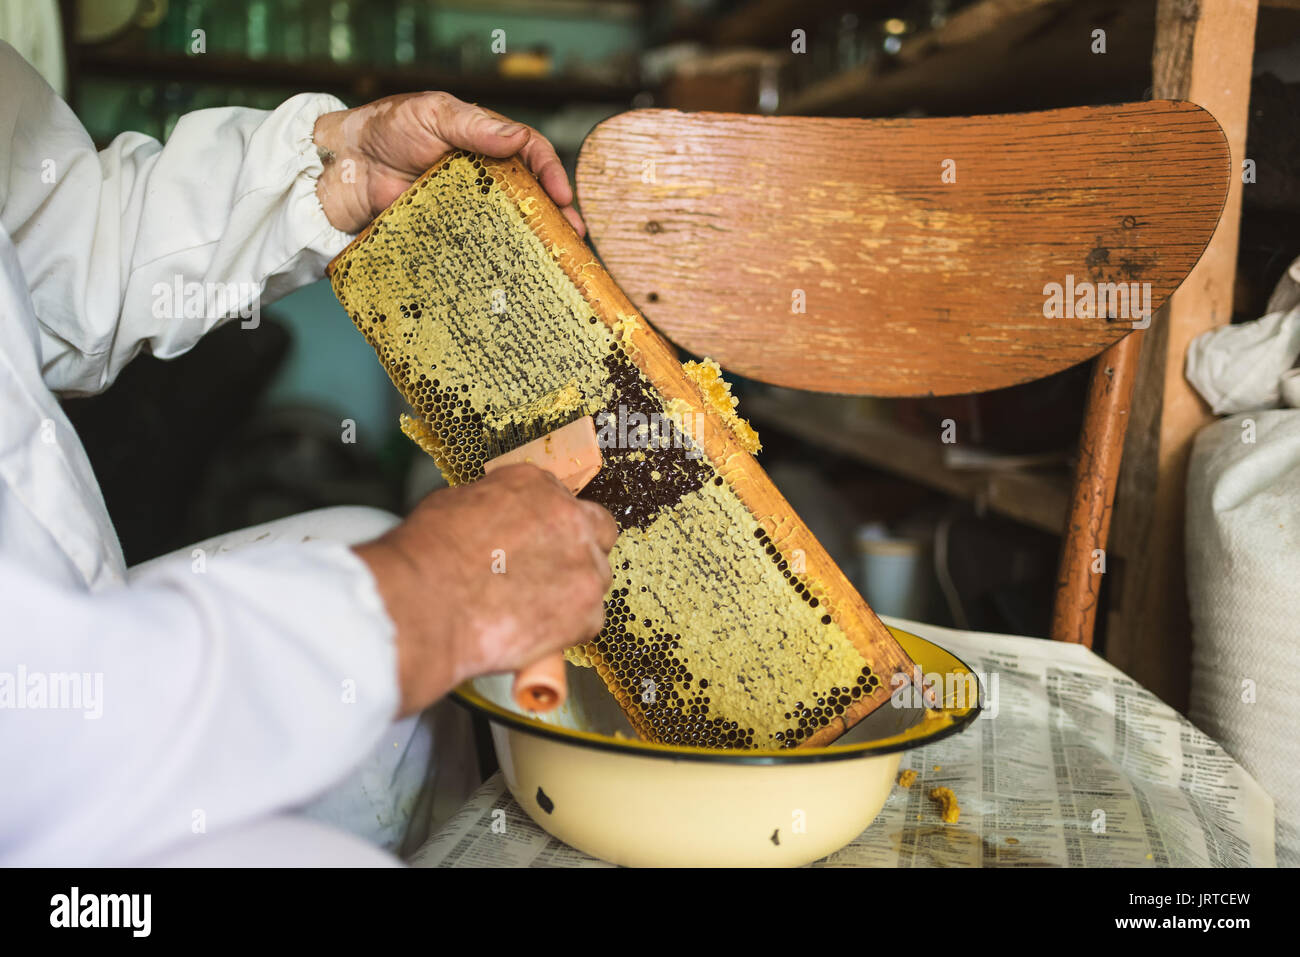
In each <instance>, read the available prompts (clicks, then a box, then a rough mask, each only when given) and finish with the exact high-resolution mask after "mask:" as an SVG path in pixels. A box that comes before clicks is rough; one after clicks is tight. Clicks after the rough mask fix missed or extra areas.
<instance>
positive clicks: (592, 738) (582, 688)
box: [455, 628, 979, 867]
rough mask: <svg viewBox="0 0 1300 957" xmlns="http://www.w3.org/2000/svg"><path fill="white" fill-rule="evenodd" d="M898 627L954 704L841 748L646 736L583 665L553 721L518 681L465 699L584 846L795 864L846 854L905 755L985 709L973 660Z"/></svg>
mask: <svg viewBox="0 0 1300 957" xmlns="http://www.w3.org/2000/svg"><path fill="white" fill-rule="evenodd" d="M890 631H892V632H893V633H894V637H895V638H897V639H898V641H899V643H900V644H902V646H903V648H904V650H905V651H906V652H907V653H908V655H910V656H911V658H912V660H913V661H914V662H916V664H917V666H918V667H919V668H920V670H921V672H922V674H924V675H925V676H926V677H927V679H928V680H932V679H934V678H937V679H938V682H939V684H938V685H937V687H936V691H938V692H939V695H940V700H941V702H942V705H943V707H941V708H939V709H937V710H936V709H929V712H928V713H927V709H925V708H922V707H920V706H919V702H914V701H911V700H909V699H910V698H911V697H912V696H911V695H909V694H906V693H904V694H899V695H896V696H895V698H894V699H892V700H891V701H890V702H889V703H888V704H886V705H884V706H882V707H880V708H877V709H876V710H875V711H874V712H873V713H871V714H870V715H868V716H867V717H866V718H864V719H863V720H862V721H860V722H858V724H857V725H855V726H854V727H853V728H851V729H850V730H849V731H848V732H847V733H846V734H845V735H843V736H842V737H841V738H839V739H838V740H837V741H836V742H835V743H834V744H832V745H830V746H828V747H821V748H799V749H795V750H784V751H739V750H712V749H708V748H688V747H680V746H676V745H665V744H651V743H648V742H645V741H641V740H639V739H638V738H637V736H636V734H635V733H634V732H633V731H632V727H631V725H630V724H628V721H627V719H626V717H624V715H623V712H622V710H621V709H620V708H619V707H618V704H617V702H615V701H614V698H613V697H612V696H611V695H610V693H609V692H608V690H606V688H605V685H604V684H603V682H601V680H600V677H599V676H598V675H597V674H596V673H595V672H594V671H593V670H591V669H589V668H577V667H574V666H572V665H570V666H569V667H568V669H567V671H568V680H569V698H568V700H567V701H566V702H565V704H564V706H563V707H561V708H559V709H557V710H556V711H554V712H552V713H550V714H547V715H532V714H528V713H526V712H521V711H519V710H518V709H517V708H516V707H515V705H514V703H513V701H512V699H511V693H510V688H511V681H512V676H510V675H489V676H486V677H482V678H477V679H475V680H474V681H471V682H466V683H465V684H463V685H461V687H460V688H458V689H457V690H456V691H455V697H456V698H457V699H458V700H459V701H460V702H461V703H462V704H464V705H466V706H467V707H469V708H470V709H472V710H474V711H477V712H479V713H481V714H483V715H484V716H486V717H487V719H488V720H489V722H490V723H491V729H492V741H493V744H494V745H495V747H496V754H497V761H498V762H499V763H500V765H501V770H502V773H503V774H504V776H505V780H506V785H507V786H508V787H509V788H510V793H511V794H513V795H514V798H515V800H516V801H517V802H518V803H519V806H520V807H522V808H523V809H524V811H525V812H527V814H528V816H529V817H531V818H532V819H533V820H534V821H536V822H537V823H538V824H539V825H540V826H541V827H542V828H544V829H545V830H547V831H549V832H550V833H551V834H553V835H555V836H556V837H558V838H559V839H560V840H562V841H564V842H565V843H566V844H569V845H571V846H572V847H576V848H577V849H578V850H580V851H585V852H586V853H588V854H590V855H592V856H593V857H598V858H601V859H602V860H606V861H609V862H611V863H614V864H622V865H627V866H640V867H692V866H700V867H728V866H730V867H756V866H796V865H800V864H807V863H810V862H812V861H815V860H818V859H819V858H822V857H825V856H826V855H827V854H830V853H832V852H834V851H837V850H839V849H840V848H841V847H843V846H844V845H846V844H848V843H849V842H850V841H852V840H853V839H854V838H855V837H857V836H858V835H859V834H861V833H862V832H863V831H864V830H865V829H866V828H867V826H868V825H870V824H871V822H872V821H873V820H874V819H875V817H876V815H877V814H878V813H879V812H880V809H881V807H882V806H884V803H885V799H886V798H887V797H888V796H889V792H890V789H891V788H892V787H893V786H894V779H895V776H896V775H897V773H898V765H899V762H900V761H901V760H902V756H903V752H905V751H907V750H909V749H910V748H915V747H919V746H920V745H923V744H930V743H932V742H934V741H938V740H940V739H942V738H945V737H947V736H949V735H952V734H956V733H957V732H959V731H961V730H962V729H964V728H966V727H969V725H970V724H971V722H972V721H974V719H975V718H976V716H977V715H978V714H979V703H978V700H976V699H977V698H978V692H976V693H974V694H972V693H970V692H969V691H968V690H966V689H970V688H972V687H974V688H977V687H978V685H977V682H976V679H975V678H974V676H973V675H972V673H971V671H970V669H969V668H967V667H966V665H965V664H963V663H962V662H961V661H960V660H958V659H957V658H956V657H955V656H954V655H951V654H949V653H948V652H947V651H944V650H943V649H942V648H940V647H939V646H938V645H935V644H933V643H931V642H929V641H926V640H925V639H924V638H918V637H917V636H916V635H912V634H908V633H907V632H905V631H901V630H899V629H897V628H890ZM945 689H946V692H945ZM945 694H946V697H945ZM964 699H969V700H964Z"/></svg>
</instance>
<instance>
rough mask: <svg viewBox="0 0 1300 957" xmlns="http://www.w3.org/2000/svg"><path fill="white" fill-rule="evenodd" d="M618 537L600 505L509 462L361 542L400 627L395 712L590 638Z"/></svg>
mask: <svg viewBox="0 0 1300 957" xmlns="http://www.w3.org/2000/svg"><path fill="white" fill-rule="evenodd" d="M617 538H618V526H617V525H616V524H615V523H614V518H613V516H611V515H610V514H609V512H607V511H605V509H603V508H601V507H600V506H599V505H596V504H594V503H592V502H584V501H580V500H579V499H575V498H574V497H573V495H572V494H571V493H570V492H569V490H568V489H566V488H565V487H564V486H563V485H561V484H560V482H559V481H558V480H557V479H556V478H555V477H554V476H553V475H551V474H550V473H548V472H544V471H542V470H541V469H539V468H537V467H536V466H535V465H511V466H507V467H505V468H501V469H498V470H496V471H494V472H491V473H490V474H488V475H487V476H486V477H484V478H482V479H480V480H479V481H477V482H473V483H471V484H469V485H461V486H458V487H456V488H449V489H443V490H441V491H438V492H434V493H433V494H431V495H429V496H428V497H426V498H425V499H424V501H422V502H421V503H420V504H419V505H418V506H416V508H415V510H414V511H413V512H412V513H411V514H410V515H409V516H407V518H406V520H405V521H403V522H402V523H401V524H400V525H398V526H397V527H396V528H394V529H393V530H392V531H390V532H388V533H387V534H386V535H384V536H382V537H381V538H379V539H376V540H375V541H373V542H370V543H368V544H365V545H359V546H357V547H356V548H355V549H354V551H355V552H356V553H357V554H358V555H360V556H361V558H362V559H363V560H364V561H365V562H366V564H367V565H369V566H370V571H371V573H372V574H373V575H374V577H375V583H376V585H377V586H378V588H379V594H380V597H381V598H383V600H384V604H385V606H386V607H387V609H388V615H389V617H390V618H391V619H392V621H393V625H394V626H395V628H396V639H397V666H398V684H399V686H400V688H401V695H402V706H401V713H402V714H404V715H406V714H413V713H415V712H417V711H419V710H421V709H422V708H425V707H427V706H428V705H430V704H432V703H433V702H434V701H435V700H437V699H438V698H440V697H441V696H442V695H444V694H446V693H447V692H448V691H450V690H451V689H452V688H454V687H455V686H456V685H457V684H459V683H460V682H461V681H463V680H465V679H466V678H471V677H474V676H475V675H481V674H491V673H495V672H504V671H517V670H518V669H519V668H521V667H523V666H524V665H526V664H529V663H530V662H533V661H536V660H537V658H539V657H540V656H542V655H544V654H546V653H547V652H552V651H559V650H560V649H562V648H568V647H570V646H572V645H578V644H582V643H583V642H585V641H587V640H589V639H591V638H594V637H595V636H596V634H597V632H599V631H600V628H601V625H602V624H603V623H604V620H605V608H604V598H605V593H606V591H608V590H609V584H610V568H609V551H610V549H612V548H613V547H614V542H615V540H616V539H617Z"/></svg>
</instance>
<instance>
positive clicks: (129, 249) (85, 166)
mask: <svg viewBox="0 0 1300 957" xmlns="http://www.w3.org/2000/svg"><path fill="white" fill-rule="evenodd" d="M341 109H344V105H343V103H342V102H340V101H339V100H338V99H337V98H335V97H332V96H327V95H324V94H319V93H303V94H299V95H298V96H295V97H293V98H291V99H289V100H288V101H286V102H285V103H284V104H283V105H281V106H280V107H279V108H278V109H276V110H274V111H273V112H269V113H268V112H265V111H261V110H249V109H239V108H226V109H212V110H199V111H196V112H194V113H190V114H187V115H186V116H183V117H182V118H181V119H180V121H179V122H178V123H177V125H176V128H175V130H174V131H173V133H172V134H171V136H170V137H169V138H168V140H167V145H166V146H162V145H160V144H159V143H158V141H157V140H154V139H151V138H150V137H148V136H144V135H142V134H139V133H123V134H122V135H120V136H118V137H117V139H115V140H114V141H113V143H112V144H111V145H110V146H109V147H108V148H107V149H105V150H104V151H103V152H102V153H97V152H96V151H95V147H94V143H93V142H92V141H91V138H90V136H89V134H88V133H87V132H86V130H85V129H84V128H83V127H82V125H81V123H80V122H79V121H78V120H77V118H76V116H75V115H73V113H72V110H71V109H69V108H68V106H67V104H66V103H64V102H63V101H62V100H61V99H59V97H58V96H56V95H55V93H54V91H53V90H51V89H50V87H49V86H48V85H47V84H46V83H45V81H44V80H42V79H41V77H40V76H39V75H38V74H37V73H36V71H35V70H33V69H32V68H31V67H30V66H29V65H28V64H27V63H26V62H25V61H23V59H22V58H21V57H20V56H19V55H18V54H17V53H16V52H15V51H14V50H13V48H12V47H10V46H8V45H7V44H5V43H3V42H0V225H3V227H4V229H5V230H6V231H7V232H8V233H9V235H10V237H11V238H12V239H13V242H14V245H15V246H16V248H17V250H18V259H19V262H20V263H21V264H22V267H23V272H24V273H25V275H26V279H27V282H28V285H29V287H30V289H31V296H32V302H33V304H34V306H35V310H36V316H37V319H38V320H39V322H40V330H41V370H42V375H43V376H44V378H45V382H46V385H48V386H49V388H50V389H52V390H54V391H56V392H61V393H65V394H87V393H94V392H99V391H101V390H103V389H104V388H106V387H107V386H108V385H109V384H110V383H111V382H112V381H113V379H114V378H115V377H116V375H117V374H118V372H119V371H120V370H121V369H122V367H123V366H124V365H125V364H126V363H127V362H129V361H130V360H131V359H132V358H133V357H134V356H135V355H136V354H137V353H138V352H139V351H140V350H141V349H142V348H148V349H149V350H150V351H151V352H152V353H153V354H154V355H156V356H159V357H161V358H171V357H173V356H177V355H179V354H181V353H182V352H185V351H186V350H187V349H189V348H191V347H192V346H193V345H194V343H195V342H196V341H198V339H199V337H200V336H202V335H203V334H204V333H206V332H207V331H208V330H210V329H212V328H213V327H214V326H216V325H218V324H219V323H220V322H221V321H222V320H223V319H226V318H232V317H239V318H241V319H242V320H244V322H243V324H244V325H245V326H247V327H249V328H252V326H253V324H254V322H255V321H256V320H257V318H258V313H257V309H258V308H259V307H260V305H263V304H265V303H267V302H270V301H272V300H273V299H275V298H277V297H278V296H282V295H284V294H286V293H288V292H291V291H292V290H293V289H295V288H297V287H298V286H301V285H303V284H305V283H308V282H311V281H313V280H315V279H319V278H320V277H321V276H322V275H323V271H324V267H325V264H326V263H327V262H328V261H329V260H330V258H332V257H333V256H334V255H336V254H337V253H338V252H339V251H340V250H342V248H343V247H344V246H345V245H347V243H348V242H349V241H350V240H351V238H352V237H351V236H350V235H348V234H347V233H344V232H341V231H339V230H337V229H335V228H334V227H333V226H332V225H331V224H330V222H329V220H328V219H327V218H326V217H325V213H324V211H323V210H322V209H321V206H320V203H319V201H318V200H317V198H316V179H317V177H318V176H319V175H320V170H321V163H320V159H319V157H318V156H317V153H316V149H315V147H314V146H313V144H312V130H313V127H314V125H315V122H316V119H317V117H319V116H320V115H321V114H322V113H328V112H331V111H334V110H341Z"/></svg>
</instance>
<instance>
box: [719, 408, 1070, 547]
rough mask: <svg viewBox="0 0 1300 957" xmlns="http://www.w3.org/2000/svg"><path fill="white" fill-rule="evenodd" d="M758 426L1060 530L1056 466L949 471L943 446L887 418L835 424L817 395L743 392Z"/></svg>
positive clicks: (1065, 487)
mask: <svg viewBox="0 0 1300 957" xmlns="http://www.w3.org/2000/svg"><path fill="white" fill-rule="evenodd" d="M738 411H739V412H740V414H741V415H743V416H744V417H745V418H748V419H751V420H752V421H753V422H754V423H755V424H756V426H757V427H758V428H759V431H760V434H761V432H762V428H763V427H764V426H770V427H775V428H778V429H781V430H782V431H785V432H788V433H790V434H791V435H794V436H797V437H799V438H802V439H804V440H806V441H809V442H812V443H813V444H814V445H817V446H820V447H821V448H824V449H827V450H829V451H832V452H837V453H839V454H841V455H845V456H847V457H849V458H852V459H856V460H857V461H859V462H864V463H866V464H867V465H871V466H874V467H876V468H879V469H882V470H884V471H887V472H892V473H893V474H895V475H899V476H902V477H903V478H907V479H910V480H912V481H914V482H917V483H919V484H921V485H925V486H928V487H930V488H933V489H936V490H937V491H940V492H944V493H946V494H948V495H953V496H956V497H957V498H963V499H966V500H968V501H972V502H976V503H979V504H982V505H984V506H987V507H988V508H990V509H992V510H993V511H995V512H998V513H999V514H1002V515H1005V516H1007V517H1008V518H1013V519H1015V520H1016V521H1018V522H1023V523H1024V524H1026V525H1029V526H1032V527H1034V528H1038V529H1041V530H1043V531H1046V532H1051V533H1053V534H1056V535H1059V534H1061V533H1062V532H1064V530H1065V522H1066V514H1067V510H1068V503H1069V495H1070V476H1069V475H1068V474H1067V473H1066V472H1065V471H1064V470H1060V469H1057V470H1046V469H1045V470H1035V471H1020V470H1011V469H978V470H977V469H952V468H949V467H948V466H947V465H946V464H944V455H943V449H944V447H943V445H942V444H941V443H940V442H938V441H936V440H935V439H927V438H922V437H921V436H919V435H916V434H914V433H911V432H908V431H905V430H904V429H902V428H901V427H899V426H897V425H894V424H893V423H891V422H888V421H879V420H869V419H864V420H859V421H854V422H852V423H841V422H837V421H835V417H834V415H833V414H832V415H828V414H827V409H826V400H825V399H824V398H819V397H813V396H805V395H803V394H802V393H794V392H791V393H779V394H774V395H762V394H760V395H747V396H745V397H744V398H743V399H742V400H741V404H740V408H739V410H738Z"/></svg>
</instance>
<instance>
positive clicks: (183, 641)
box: [0, 542, 399, 866]
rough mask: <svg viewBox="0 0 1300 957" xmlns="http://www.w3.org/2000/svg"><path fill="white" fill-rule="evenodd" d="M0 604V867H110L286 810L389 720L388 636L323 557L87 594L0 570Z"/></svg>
mask: <svg viewBox="0 0 1300 957" xmlns="http://www.w3.org/2000/svg"><path fill="white" fill-rule="evenodd" d="M270 583H273V584H274V587H273V588H270V587H267V585H268V584H270ZM0 608H3V609H4V618H5V625H4V631H5V641H4V648H3V652H4V653H3V659H4V660H3V662H0V722H3V733H0V768H2V769H3V773H2V774H0V779H3V782H4V785H3V787H0V864H4V865H43V866H44V865H65V864H66V865H85V864H122V863H129V862H131V861H136V860H140V859H141V858H144V857H148V856H150V855H152V854H155V853H157V852H159V851H160V850H163V849H165V848H167V847H170V846H174V845H175V844H176V843H177V842H193V841H202V840H203V839H204V837H205V836H206V835H207V834H210V833H213V832H216V831H219V830H222V829H224V828H228V827H231V826H233V825H237V824H240V823H244V822H247V821H250V820H253V819H255V818H257V817H260V816H262V815H265V814H267V813H269V812H272V811H276V810H282V809H285V808H290V807H294V806H297V805H301V804H302V803H304V802H306V801H307V800H308V799H309V798H311V797H313V796H315V795H316V794H318V793H320V792H321V791H323V790H325V789H326V788H327V787H328V786H330V785H331V784H333V783H335V782H336V781H338V780H340V779H342V778H343V777H344V776H345V775H346V774H347V773H348V772H349V771H350V770H351V769H352V768H353V767H355V766H356V765H357V764H358V763H360V762H361V761H362V760H363V759H364V757H365V756H366V755H367V754H369V753H371V752H372V751H373V749H374V748H375V747H376V746H377V745H378V743H379V741H380V739H381V738H382V736H383V734H384V733H385V731H386V729H387V728H388V727H389V724H390V722H391V721H392V720H393V718H394V715H395V713H396V711H397V707H398V697H399V696H398V689H397V678H396V672H397V668H396V651H395V648H394V644H393V629H392V624H391V622H390V621H389V619H388V617H387V615H386V614H385V612H384V610H383V604H382V601H381V599H380V597H379V594H378V592H377V590H376V589H375V587H374V581H373V579H372V578H371V576H370V574H369V571H368V570H367V569H366V566H365V564H364V563H363V562H362V561H361V560H360V559H359V558H357V557H356V556H355V555H354V554H353V553H352V552H351V551H350V550H349V549H347V548H345V547H344V546H342V545H338V544H334V543H325V542H309V543H307V544H304V545H295V546H280V545H274V546H268V547H266V548H259V549H246V550H243V551H241V552H239V553H238V554H232V555H229V556H215V557H211V558H209V559H208V561H207V564H206V568H204V570H203V571H201V572H199V571H196V570H195V569H194V568H193V567H192V566H191V565H189V564H187V563H185V562H179V563H163V564H162V565H161V566H160V567H158V568H157V569H153V570H149V571H146V572H142V573H141V575H140V576H138V577H137V578H136V579H135V580H134V581H133V583H132V584H131V585H130V586H124V587H120V588H111V589H106V590H103V591H99V592H95V593H91V594H87V593H85V592H81V591H76V590H72V589H66V588H60V587H59V586H56V585H52V584H50V583H49V582H47V581H43V580H41V579H40V578H37V577H34V576H33V575H31V574H30V573H29V572H27V571H26V570H25V569H24V568H22V567H21V566H20V565H18V564H16V563H14V562H12V561H9V560H5V559H3V558H2V557H0Z"/></svg>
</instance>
